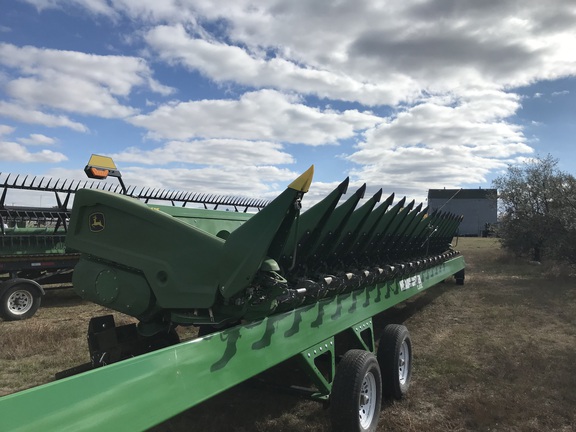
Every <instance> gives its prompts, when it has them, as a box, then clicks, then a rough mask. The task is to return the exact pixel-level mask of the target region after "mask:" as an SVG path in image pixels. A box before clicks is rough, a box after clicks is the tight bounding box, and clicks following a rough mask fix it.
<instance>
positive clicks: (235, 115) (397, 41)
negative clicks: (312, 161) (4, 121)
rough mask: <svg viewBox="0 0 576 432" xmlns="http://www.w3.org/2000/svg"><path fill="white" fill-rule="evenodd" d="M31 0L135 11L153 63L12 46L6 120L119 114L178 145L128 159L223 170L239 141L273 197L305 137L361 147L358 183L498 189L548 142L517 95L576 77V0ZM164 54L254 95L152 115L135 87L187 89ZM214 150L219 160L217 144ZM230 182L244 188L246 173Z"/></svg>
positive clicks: (241, 157)
mask: <svg viewBox="0 0 576 432" xmlns="http://www.w3.org/2000/svg"><path fill="white" fill-rule="evenodd" d="M27 1H28V2H29V3H31V4H34V5H35V6H36V7H37V8H38V9H39V10H44V9H46V8H61V9H62V10H70V9H71V6H72V10H77V9H76V8H85V10H87V11H89V12H90V13H92V14H94V15H96V16H98V18H99V19H102V17H104V16H105V17H109V18H110V22H111V23H112V24H114V23H118V22H120V20H119V18H120V17H124V18H127V19H128V20H130V21H131V22H132V23H133V24H134V27H135V28H137V31H136V32H133V33H128V32H126V34H125V38H126V39H125V40H130V41H131V43H138V42H141V41H144V43H145V44H146V46H145V47H144V49H142V51H141V53H142V56H143V57H146V58H148V59H149V60H148V62H147V61H145V60H144V59H143V58H136V57H122V56H95V55H88V54H84V53H74V52H64V51H55V50H40V49H38V48H33V47H24V48H16V47H14V46H12V45H7V44H4V45H0V63H2V64H4V67H5V68H6V70H16V71H17V73H18V74H19V75H20V76H18V77H12V76H8V75H6V74H2V72H0V74H2V77H1V81H2V83H3V87H4V88H5V90H6V93H7V94H8V95H10V97H11V98H12V99H13V100H12V101H11V102H10V103H9V102H0V115H2V114H4V115H6V116H9V117H10V118H12V119H16V120H19V121H27V122H37V123H40V124H44V125H50V126H55V125H59V126H66V127H69V128H73V129H75V130H83V131H85V130H87V129H86V127H85V126H84V125H82V124H80V123H77V121H76V119H75V120H71V119H70V118H68V117H65V116H57V115H54V111H52V110H55V111H65V112H66V113H67V114H69V115H72V113H81V114H83V115H86V116H88V115H94V116H98V117H107V118H111V117H114V118H117V117H119V118H124V119H126V120H127V121H128V122H130V123H131V124H133V125H136V126H138V127H141V128H144V129H145V130H146V131H147V133H146V135H145V136H146V137H147V138H153V139H158V140H173V141H171V142H168V143H161V144H159V145H158V147H157V148H155V149H152V150H143V149H140V148H139V147H132V148H129V149H126V150H125V151H123V152H118V154H117V156H118V157H120V159H121V160H123V161H125V162H130V159H132V160H133V161H134V162H136V161H139V162H140V163H145V162H146V161H154V164H177V163H178V162H180V163H182V164H201V165H202V164H204V165H206V164H207V162H204V163H203V162H201V161H211V162H210V163H213V164H215V165H219V164H221V160H222V159H224V158H225V154H226V152H228V151H230V150H229V149H230V145H231V144H232V143H236V144H237V146H236V152H235V153H234V155H235V158H236V159H237V160H238V161H239V162H241V164H242V165H243V166H250V171H247V172H249V173H250V174H251V175H253V176H254V178H255V179H256V180H255V184H256V185H258V186H257V187H256V188H255V189H254V190H259V191H266V187H265V186H264V184H265V183H264V182H274V181H280V180H283V179H284V178H285V177H284V176H287V175H288V173H289V174H292V173H291V172H288V171H286V170H280V169H278V168H274V167H270V169H269V170H268V171H267V174H266V175H263V174H262V172H263V171H261V170H262V169H264V168H262V167H261V166H260V164H264V163H265V160H266V157H268V158H269V165H273V164H278V165H280V164H284V163H290V162H291V161H294V160H296V159H297V156H296V147H292V146H290V144H293V143H294V144H296V143H298V144H307V145H310V146H319V145H324V144H341V143H342V142H344V141H356V142H358V147H357V148H355V149H354V150H352V151H349V150H348V149H342V147H344V146H341V147H340V149H339V150H338V152H339V153H344V152H347V153H348V155H347V157H348V160H349V161H353V162H354V163H356V164H357V168H356V169H355V170H354V171H353V172H352V174H353V175H354V180H360V179H364V180H366V181H368V182H369V183H370V184H381V185H385V186H386V187H390V188H391V189H392V190H397V191H400V193H401V191H407V192H410V193H416V191H420V192H421V191H422V190H423V189H424V190H425V189H427V188H429V187H443V186H446V187H452V186H454V187H455V186H458V185H459V184H466V183H473V182H484V181H485V180H486V178H487V175H488V174H489V173H490V172H493V171H494V170H498V169H500V168H501V167H503V166H504V165H505V163H506V162H508V161H513V160H515V158H518V157H520V156H522V155H527V154H530V153H531V152H532V151H533V150H532V148H531V147H530V146H529V145H528V144H529V141H528V140H527V139H526V137H525V136H524V134H523V130H522V128H521V127H520V126H519V125H517V124H514V115H515V114H516V113H517V112H518V110H519V108H520V106H521V105H520V102H521V101H520V98H519V96H517V95H516V94H515V93H514V91H515V88H516V87H519V86H526V85H529V84H532V83H534V82H537V81H539V80H554V79H558V78H563V77H574V76H576V50H574V46H576V8H575V7H574V4H573V2H567V1H565V0H549V1H547V2H541V1H538V0H526V1H524V2H521V3H519V2H517V1H516V0H501V1H484V2H480V1H477V0H461V1H458V2H450V1H445V0H430V1H425V2H422V1H410V0H408V1H404V2H384V1H377V0H376V1H374V0H356V1H340V2H318V1H309V0H292V1H286V0H270V1H267V2H256V3H255V2H253V1H252V0H222V1H220V2H213V1H208V0H195V1H190V0H166V1H162V2H159V1H154V0H118V1H115V2H109V1H106V0H89V1H80V0H27ZM123 30H124V29H123ZM140 36H141V37H142V39H141V40H138V37H140ZM154 61H159V62H161V63H163V64H162V65H161V67H165V66H166V65H168V66H170V67H172V68H174V70H176V71H178V73H181V72H182V71H183V70H185V71H197V72H199V73H200V74H202V75H203V76H204V77H207V78H208V79H209V80H211V81H212V82H216V83H218V84H219V85H220V86H221V87H220V89H223V88H229V89H231V94H233V95H237V94H239V95H240V96H238V97H231V98H230V99H215V100H208V99H206V100H176V99H175V100H173V101H172V102H170V103H166V104H163V105H156V104H158V102H157V101H152V100H150V102H151V103H150V106H158V108H156V109H155V110H153V111H151V112H148V113H137V112H136V109H135V108H134V107H132V106H131V105H130V104H129V102H128V99H129V97H130V95H131V94H133V92H134V89H135V88H143V89H145V90H147V91H152V92H157V93H158V94H161V95H166V94H169V93H170V90H171V89H170V88H168V87H166V86H163V85H162V84H161V83H159V82H156V81H154V80H153V79H152V70H151V67H155V66H156V63H154ZM57 95H59V97H57ZM308 96H313V97H308ZM542 96H543V94H542V93H535V94H534V98H539V97H542ZM174 97H176V96H174ZM315 97H318V98H320V99H322V98H325V99H326V100H325V101H320V102H316V103H315V104H316V106H320V105H321V104H322V103H325V104H326V105H331V106H336V107H341V106H342V105H343V104H340V102H342V101H344V102H348V103H347V104H345V106H351V105H352V106H354V107H357V109H356V110H347V111H346V110H344V109H329V108H323V109H322V108H317V107H312V106H308V105H307V100H308V99H310V100H311V99H315ZM350 102H357V103H358V105H356V104H350ZM16 103H17V104H18V106H17V105H16ZM363 106H364V107H370V109H372V110H373V111H374V112H377V113H378V112H388V109H385V108H384V107H385V106H388V107H389V109H390V110H391V111H393V115H391V116H390V117H389V118H382V117H381V116H379V115H377V114H372V113H370V112H367V111H364V112H363V111H362V107H363ZM46 109H49V110H50V111H49V113H48V111H47V113H46V114H45V113H44V111H46ZM142 109H145V108H142ZM530 142H534V141H530ZM208 143H210V145H213V146H214V147H213V148H214V149H215V153H214V154H213V155H210V151H209V148H208V147H201V144H208ZM278 143H283V146H281V145H279V144H278ZM300 151H304V150H302V147H298V152H300ZM195 152H196V153H195ZM178 154H180V155H181V158H179V159H177V157H178ZM250 160H252V161H253V163H250ZM198 161H200V162H198ZM255 161H258V163H256V162H255ZM272 168H274V169H272ZM259 169H260V171H258V170H259ZM129 172H132V173H136V172H138V169H136V168H134V169H133V170H132V168H130V169H129ZM216 172H217V169H216V168H215V167H213V166H209V167H207V168H201V169H193V170H186V169H184V168H182V169H181V170H179V171H178V175H180V176H182V178H188V179H189V180H190V181H197V182H198V183H199V184H200V185H206V186H208V185H209V182H208V177H207V176H208V175H216ZM155 173H156V174H157V176H158V178H157V179H158V180H159V181H162V182H166V184H176V183H177V182H178V179H176V178H174V177H173V174H172V173H171V171H170V170H168V169H166V170H163V169H158V171H155ZM274 176H277V177H274ZM216 181H217V182H218V187H224V183H225V182H227V181H229V182H232V183H230V185H229V186H230V187H231V188H236V186H237V184H238V183H234V182H238V181H240V184H243V183H244V181H242V177H241V173H240V172H235V173H232V174H230V175H224V176H222V177H219V178H218V180H216Z"/></svg>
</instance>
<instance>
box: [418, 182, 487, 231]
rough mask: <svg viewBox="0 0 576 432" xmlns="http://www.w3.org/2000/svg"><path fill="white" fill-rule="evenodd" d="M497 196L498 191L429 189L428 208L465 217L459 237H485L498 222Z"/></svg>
mask: <svg viewBox="0 0 576 432" xmlns="http://www.w3.org/2000/svg"><path fill="white" fill-rule="evenodd" d="M497 196H498V191H497V189H429V190H428V207H429V209H430V211H434V210H441V211H444V212H446V211H447V212H451V213H455V214H459V215H463V216H464V220H463V221H462V223H461V224H460V229H459V235H461V236H485V235H486V234H487V228H488V226H490V225H492V224H495V223H496V222H497Z"/></svg>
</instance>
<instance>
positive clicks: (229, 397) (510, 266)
mask: <svg viewBox="0 0 576 432" xmlns="http://www.w3.org/2000/svg"><path fill="white" fill-rule="evenodd" d="M456 248H457V249H459V250H460V251H462V253H463V254H464V256H465V258H466V262H467V270H466V283H465V285H464V286H457V285H455V284H454V283H453V282H447V283H445V284H441V285H438V286H437V287H433V288H432V289H430V290H429V292H427V293H425V294H423V295H421V296H420V297H418V298H417V299H415V300H413V301H410V302H409V303H407V304H406V305H404V306H403V307H399V308H395V309H393V310H391V311H389V312H387V313H385V314H383V316H381V317H379V319H377V320H375V326H376V331H378V327H380V328H381V327H382V326H383V325H384V324H385V323H386V322H403V323H404V324H405V325H406V326H407V327H408V328H409V330H410V332H411V336H412V342H413V344H414V364H413V377H412V385H411V388H410V391H409V393H408V396H407V397H406V398H405V399H404V400H402V401H396V402H390V401H388V402H385V403H384V406H383V409H382V413H381V417H380V426H379V429H378V431H379V432H384V431H534V432H536V431H538V432H540V431H566V432H568V431H573V430H576V276H575V275H571V274H570V270H569V269H567V268H556V267H554V266H550V265H530V264H529V263H526V262H524V261H519V260H515V259H512V258H510V257H508V256H506V255H505V254H503V253H502V252H501V251H500V250H499V247H498V243H497V241H496V240H494V239H482V238H480V239H479V238H464V239H460V240H459V243H458V245H457V247H456ZM108 312H109V311H107V310H106V309H104V308H102V307H100V306H97V305H93V304H88V303H85V302H82V301H80V300H79V299H78V298H77V297H75V296H74V294H73V293H71V292H70V291H58V292H51V293H49V294H48V295H47V296H46V297H45V299H44V303H43V306H42V307H41V309H40V311H39V312H38V314H37V315H36V316H35V317H34V318H33V319H30V320H28V321H21V322H0V395H5V394H9V393H12V392H15V391H19V390H21V389H24V388H27V387H31V386H35V385H39V384H42V383H45V382H48V381H50V380H52V377H53V375H54V373H55V372H57V371H60V370H63V369H66V368H68V367H71V366H74V365H77V364H80V363H84V362H86V361H87V360H88V356H87V348H86V343H85V333H86V329H87V325H88V320H89V319H90V317H92V316H97V315H102V314H105V313H108ZM117 321H121V322H127V321H128V318H125V317H121V316H119V315H117ZM182 336H184V337H190V336H193V333H190V330H187V333H182ZM0 424H1V423H0ZM191 430H194V431H195V430H203V431H207V432H210V431H214V432H219V431H226V432H228V431H230V432H233V431H236V432H252V431H255V432H268V431H275V432H282V431H286V432H288V431H310V432H312V431H314V432H323V431H326V432H328V431H329V430H330V427H329V412H328V410H326V409H324V407H323V406H322V405H320V404H319V403H316V402H311V401H306V400H302V399H299V398H296V397H294V396H291V395H287V394H284V393H280V392H278V391H275V390H269V389H262V388H257V387H254V386H252V385H249V384H243V385H240V386H238V387H235V388H233V389H231V390H229V391H226V392H224V393H222V394H221V395H219V396H217V397H215V398H213V399H211V400H209V401H208V402H206V403H203V404H201V405H199V406H196V407H194V408H192V409H190V410H188V411H186V412H184V413H182V414H181V415H179V416H177V417H175V418H173V419H170V420H168V421H166V422H164V423H163V424H161V425H158V426H156V427H154V428H153V429H152V430H151V431H152V432H180V431H182V432H184V431H191Z"/></svg>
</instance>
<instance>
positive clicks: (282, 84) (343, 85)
mask: <svg viewBox="0 0 576 432" xmlns="http://www.w3.org/2000/svg"><path fill="white" fill-rule="evenodd" d="M146 41H147V42H148V44H149V45H150V46H151V47H152V48H153V49H154V50H155V51H156V53H157V55H158V56H159V57H160V58H161V59H162V60H164V61H166V62H168V63H172V64H174V63H180V64H182V65H184V66H185V67H187V68H189V69H191V70H198V71H200V72H201V73H203V74H204V75H206V76H207V77H209V78H210V79H213V80H215V81H218V82H226V81H230V82H234V83H239V84H242V85H248V86H251V87H255V88H259V87H270V88H275V89H280V90H287V91H296V92H300V93H303V94H313V95H317V96H319V97H322V98H328V99H336V100H344V101H359V102H362V103H364V104H366V105H381V104H396V103H398V102H400V101H401V100H405V99H409V100H412V99H414V98H415V97H416V96H418V91H417V87H416V84H415V82H414V81H413V80H411V79H410V78H409V77H397V79H395V80H393V81H392V82H390V83H388V82H386V81H384V82H380V83H375V82H362V81H359V80H357V79H354V78H353V77H351V76H349V75H347V74H346V73H344V72H340V71H338V70H334V71H331V70H329V69H325V68H322V67H310V66H299V65H298V64H297V63H295V62H294V61H291V60H287V59H284V58H281V57H274V58H270V59H266V58H262V57H259V56H257V55H255V54H251V53H249V52H247V51H245V50H244V49H242V48H240V47H238V46H234V45H227V44H225V43H222V42H217V41H212V40H204V39H200V38H193V37H191V36H190V35H189V34H187V33H186V30H185V29H184V27H183V26H182V25H175V26H158V27H156V28H154V29H152V30H150V31H149V32H148V33H147V34H146Z"/></svg>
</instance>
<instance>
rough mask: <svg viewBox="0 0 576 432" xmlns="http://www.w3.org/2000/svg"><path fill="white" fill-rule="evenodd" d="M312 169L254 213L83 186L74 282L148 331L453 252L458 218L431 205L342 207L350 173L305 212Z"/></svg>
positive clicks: (354, 202)
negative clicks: (154, 202)
mask: <svg viewBox="0 0 576 432" xmlns="http://www.w3.org/2000/svg"><path fill="white" fill-rule="evenodd" d="M312 175H313V167H311V168H310V169H309V170H308V171H306V172H305V173H304V174H302V175H301V176H300V177H299V178H298V179H296V180H295V181H294V182H293V183H292V184H290V185H289V186H288V188H287V189H286V190H285V191H284V192H283V193H281V194H280V195H279V196H278V197H277V198H276V199H275V200H273V201H272V202H270V203H269V204H268V205H267V206H266V207H264V208H263V209H262V210H261V211H259V212H258V213H256V214H248V213H237V212H226V211H216V210H202V209H183V208H175V207H162V206H158V207H157V208H151V207H150V206H147V205H146V204H143V203H142V202H140V201H138V200H135V199H133V198H130V197H126V196H122V195H118V194H114V193H110V192H105V191H100V190H90V189H84V190H78V191H77V192H76V197H75V200H74V207H73V211H72V217H71V222H70V226H69V230H68V236H67V246H68V247H70V248H72V249H75V250H77V251H80V252H81V253H82V256H81V259H80V261H79V263H78V265H77V266H76V268H75V271H74V279H73V283H74V287H75V290H76V291H77V292H78V294H80V295H81V296H82V297H84V298H85V299H88V300H90V301H93V302H95V303H98V304H101V305H104V306H106V307H108V308H111V309H115V310H117V311H120V312H123V313H125V314H128V315H131V316H134V317H136V318H138V319H139V321H140V330H141V332H142V333H144V334H150V333H154V332H155V331H158V329H161V328H166V327H167V326H170V325H173V324H176V325H177V324H181V325H203V324H211V325H226V324H232V323H236V322H238V321H239V320H255V319H260V318H263V317H265V316H268V315H271V314H275V313H279V312H282V311H285V310H290V309H293V308H296V307H299V306H302V305H306V304H308V303H314V302H316V301H318V300H319V299H322V298H325V297H329V296H334V295H337V294H340V293H344V292H349V291H352V290H356V289H359V288H363V287H366V286H369V285H374V284H378V283H382V282H385V281H387V280H391V279H395V278H399V277H407V276H410V275H411V274H414V273H417V272H419V271H422V270H424V269H426V268H429V267H432V266H434V265H437V264H439V263H441V262H443V261H445V260H447V259H449V258H451V257H453V256H454V255H455V254H456V252H454V251H452V250H451V249H450V242H451V240H452V238H453V236H454V234H455V232H456V230H457V228H458V225H459V223H460V221H461V217H459V216H455V215H452V214H447V213H442V212H434V213H432V214H428V213H427V209H425V208H422V205H418V206H415V204H414V202H410V203H408V204H406V202H405V201H406V200H405V199H402V200H400V201H399V202H398V203H396V204H395V205H392V204H393V201H394V195H391V196H389V197H388V198H387V199H385V200H384V201H383V202H382V203H381V204H380V205H378V203H379V202H380V200H381V198H382V191H381V190H380V191H378V193H376V194H375V195H374V196H372V197H371V198H369V199H367V200H366V201H365V203H364V204H362V205H359V203H360V200H361V199H362V198H363V197H364V193H365V190H366V186H365V185H364V186H362V187H361V188H360V189H359V190H357V191H356V192H355V193H353V194H352V195H351V196H350V197H349V198H348V199H347V200H345V201H344V202H343V203H342V204H340V205H338V203H339V202H340V199H341V197H342V195H343V194H345V193H346V192H347V189H348V180H345V181H344V182H342V183H341V184H340V185H339V186H338V187H337V188H336V189H335V190H334V191H333V192H331V193H330V194H329V195H328V196H327V197H326V198H324V199H323V200H322V201H320V202H319V203H317V204H316V205H314V206H313V207H311V208H310V209H309V210H307V211H305V212H301V211H300V209H301V199H302V198H303V195H304V194H305V193H306V192H307V191H308V188H309V186H310V183H311V181H312Z"/></svg>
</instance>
